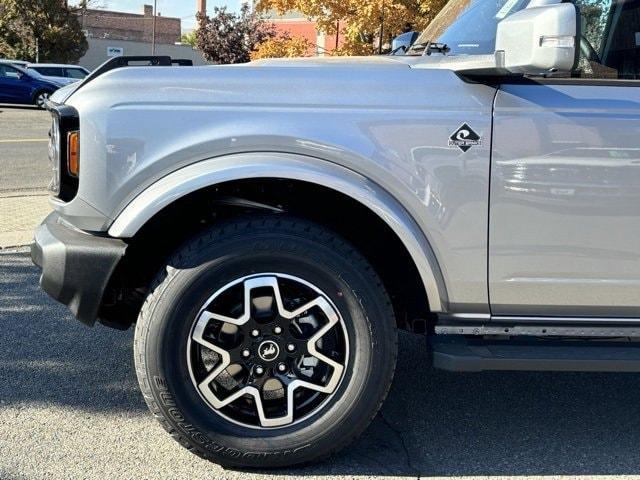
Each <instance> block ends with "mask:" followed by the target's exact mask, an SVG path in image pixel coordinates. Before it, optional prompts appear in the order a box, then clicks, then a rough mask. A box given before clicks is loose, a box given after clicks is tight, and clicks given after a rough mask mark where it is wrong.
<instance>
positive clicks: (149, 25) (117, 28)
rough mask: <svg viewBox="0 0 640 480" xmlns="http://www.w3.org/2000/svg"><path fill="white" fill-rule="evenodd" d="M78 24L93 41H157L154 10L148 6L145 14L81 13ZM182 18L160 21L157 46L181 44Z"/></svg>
mask: <svg viewBox="0 0 640 480" xmlns="http://www.w3.org/2000/svg"><path fill="white" fill-rule="evenodd" d="M78 16H79V18H78V20H80V23H81V25H82V29H83V30H85V31H86V33H87V37H89V38H105V39H112V40H129V41H136V42H151V39H152V37H153V6H151V5H144V6H143V10H142V13H140V14H136V13H125V12H113V11H110V10H95V9H86V10H81V11H80V12H79V13H78ZM181 33H182V32H181V21H180V19H179V18H171V17H163V16H161V15H160V14H158V16H157V17H156V43H175V42H179V41H180V35H181Z"/></svg>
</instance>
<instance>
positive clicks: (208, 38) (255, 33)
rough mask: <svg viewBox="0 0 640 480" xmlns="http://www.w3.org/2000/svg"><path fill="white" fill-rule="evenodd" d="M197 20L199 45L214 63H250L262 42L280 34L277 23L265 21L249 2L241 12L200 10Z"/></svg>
mask: <svg viewBox="0 0 640 480" xmlns="http://www.w3.org/2000/svg"><path fill="white" fill-rule="evenodd" d="M197 20H198V29H197V31H196V43H197V47H198V49H199V50H200V51H201V52H202V53H203V55H204V57H205V58H206V59H207V60H209V61H210V62H213V63H244V62H248V61H249V60H250V55H251V52H252V51H253V50H254V49H255V48H256V46H257V45H258V44H261V43H263V42H265V41H266V40H269V39H271V38H273V37H275V35H276V31H275V28H274V26H273V25H272V24H269V23H266V22H264V21H262V19H261V18H260V16H259V15H257V14H255V13H254V12H252V11H251V9H250V8H249V5H248V4H247V3H244V4H243V5H242V7H241V9H240V12H239V13H237V14H236V13H232V12H229V11H227V8H226V7H214V9H213V15H211V16H210V17H209V16H207V15H202V14H200V13H198V15H197Z"/></svg>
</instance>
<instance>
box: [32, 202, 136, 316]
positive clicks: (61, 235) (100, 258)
mask: <svg viewBox="0 0 640 480" xmlns="http://www.w3.org/2000/svg"><path fill="white" fill-rule="evenodd" d="M126 248H127V244H126V243H124V242H123V241H122V240H119V239H115V238H105V237H98V236H94V235H90V234H87V233H84V232H82V231H78V230H74V229H72V228H69V227H67V226H65V225H64V224H62V223H61V222H60V219H59V216H58V214H56V213H52V214H50V215H49V216H48V217H47V218H45V219H44V221H43V222H42V224H41V225H40V226H39V227H38V229H37V230H36V235H35V239H34V243H33V244H32V245H31V258H32V259H33V263H35V264H36V265H38V266H39V267H41V268H42V276H41V277H40V286H41V287H42V289H43V290H44V291H45V292H47V293H48V294H49V295H50V296H51V297H53V298H54V299H55V300H57V301H58V302H60V303H62V304H64V305H66V306H67V307H69V309H70V310H71V312H73V314H74V315H75V316H76V317H77V318H78V320H80V321H81V322H82V323H85V324H87V325H93V324H94V323H95V321H96V319H97V317H98V310H99V308H100V302H101V301H102V295H103V293H104V290H105V288H106V287H107V284H108V283H109V279H110V278H111V274H112V273H113V271H114V269H115V268H116V265H117V264H118V261H119V260H120V258H122V256H123V255H124V252H125V250H126Z"/></svg>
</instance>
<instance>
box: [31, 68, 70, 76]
mask: <svg viewBox="0 0 640 480" xmlns="http://www.w3.org/2000/svg"><path fill="white" fill-rule="evenodd" d="M31 68H33V70H35V71H36V72H38V73H39V74H40V75H44V76H45V77H64V73H62V68H60V67H31Z"/></svg>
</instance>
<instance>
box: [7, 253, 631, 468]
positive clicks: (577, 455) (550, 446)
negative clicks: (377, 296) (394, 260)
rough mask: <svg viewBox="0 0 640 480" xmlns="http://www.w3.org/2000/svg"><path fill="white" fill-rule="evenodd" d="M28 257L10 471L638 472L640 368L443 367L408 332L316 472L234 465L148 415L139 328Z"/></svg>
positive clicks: (13, 348) (10, 289)
mask: <svg viewBox="0 0 640 480" xmlns="http://www.w3.org/2000/svg"><path fill="white" fill-rule="evenodd" d="M37 281H38V273H37V270H36V269H35V268H34V267H33V266H32V265H31V262H30V260H29V258H28V255H27V253H26V252H24V251H22V252H18V253H12V252H6V251H5V252H4V253H0V292H2V293H1V294H0V328H1V329H2V333H1V334H0V380H1V381H0V478H1V479H2V480H14V479H15V480H18V479H20V480H22V479H67V478H69V479H76V478H84V479H106V478H108V479H121V478H122V479H132V478H135V479H138V478H153V479H164V478H167V479H181V478H238V479H240V478H242V479H254V478H256V479H257V478H293V477H299V478H303V477H304V478H306V477H309V478H333V479H342V478H354V477H357V478H376V477H394V478H395V477H398V478H400V477H410V478H417V477H423V478H424V477H446V478H469V477H477V478H486V477H489V476H491V477H503V478H507V477H508V478H513V477H527V476H550V477H561V476H565V477H567V478H576V477H579V476H580V477H592V476H596V475H598V476H606V477H614V476H630V477H632V478H640V455H638V445H640V414H639V410H640V409H639V405H640V375H636V374H593V373H590V374H587V373H526V372H504V373H501V372H496V373H479V374H455V373H447V372H441V371H436V370H432V369H431V368H430V367H429V359H428V355H427V351H426V348H425V342H424V338H423V337H419V336H413V335H402V336H401V339H400V349H401V350H400V356H399V363H398V368H397V370H396V377H395V381H394V384H393V387H392V389H391V392H390V394H389V398H388V399H387V402H386V403H385V405H384V407H383V409H382V412H381V414H379V415H378V416H377V417H376V419H375V420H374V422H373V424H372V426H371V427H370V428H369V429H368V430H367V432H366V433H365V434H364V436H363V437H362V438H360V439H359V440H358V441H357V442H356V443H355V444H353V445H352V446H351V447H349V448H348V449H347V450H346V451H344V452H342V453H340V454H338V455H336V456H334V457H333V458H331V459H329V460H327V461H325V462H323V463H321V464H318V465H314V466H310V467H306V468H302V469H290V470H282V471H275V472H238V471H231V470H224V469H222V468H220V467H218V466H216V465H213V464H210V463H208V462H206V461H204V460H201V459H199V458H198V457H196V456H194V455H192V454H190V453H188V452H187V451H185V450H184V449H183V448H182V447H180V446H179V445H178V444H177V443H175V442H174V441H173V440H172V439H171V438H170V437H169V436H168V435H167V434H166V433H165V432H164V430H162V428H161V427H160V426H159V425H158V424H157V423H156V421H155V420H154V419H153V418H151V416H150V415H149V414H148V413H147V409H146V406H145V404H144V401H143V399H142V396H141V395H140V393H139V392H138V386H137V382H136V377H135V372H134V368H133V362H132V353H131V348H132V338H133V332H132V331H127V332H119V331H115V330H110V329H107V328H105V327H102V326H97V327H95V328H93V329H89V328H87V327H84V326H82V325H80V324H79V323H78V322H77V321H75V320H74V319H73V318H72V317H71V315H70V314H69V313H67V311H66V310H65V308H64V307H62V306H60V305H57V304H56V303H54V302H53V301H51V300H50V299H48V298H47V297H46V295H44V294H43V293H42V292H40V290H39V289H38V285H37Z"/></svg>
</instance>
